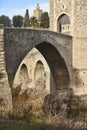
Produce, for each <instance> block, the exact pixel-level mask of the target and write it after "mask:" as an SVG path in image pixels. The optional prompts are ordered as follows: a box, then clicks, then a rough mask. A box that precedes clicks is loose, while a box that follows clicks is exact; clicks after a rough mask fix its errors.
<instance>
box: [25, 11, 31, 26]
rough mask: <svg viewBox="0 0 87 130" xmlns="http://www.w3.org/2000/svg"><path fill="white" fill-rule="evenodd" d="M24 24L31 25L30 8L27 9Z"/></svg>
mask: <svg viewBox="0 0 87 130" xmlns="http://www.w3.org/2000/svg"><path fill="white" fill-rule="evenodd" d="M24 26H25V27H29V26H30V20H29V12H28V9H26V13H25V18H24Z"/></svg>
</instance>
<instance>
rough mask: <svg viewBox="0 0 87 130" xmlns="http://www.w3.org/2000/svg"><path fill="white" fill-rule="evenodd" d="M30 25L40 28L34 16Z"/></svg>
mask: <svg viewBox="0 0 87 130" xmlns="http://www.w3.org/2000/svg"><path fill="white" fill-rule="evenodd" d="M30 23H31V27H37V26H38V23H37V19H36V18H35V17H34V16H33V17H31V19H30Z"/></svg>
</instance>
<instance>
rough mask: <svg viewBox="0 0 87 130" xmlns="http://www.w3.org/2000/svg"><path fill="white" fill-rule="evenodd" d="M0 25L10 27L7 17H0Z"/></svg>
mask: <svg viewBox="0 0 87 130" xmlns="http://www.w3.org/2000/svg"><path fill="white" fill-rule="evenodd" d="M0 24H3V26H5V27H11V20H10V18H9V17H8V16H5V15H2V16H0Z"/></svg>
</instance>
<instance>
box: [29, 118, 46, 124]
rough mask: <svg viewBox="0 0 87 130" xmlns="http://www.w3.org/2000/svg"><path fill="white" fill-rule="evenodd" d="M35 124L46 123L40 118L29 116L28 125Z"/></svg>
mask: <svg viewBox="0 0 87 130" xmlns="http://www.w3.org/2000/svg"><path fill="white" fill-rule="evenodd" d="M36 123H46V121H45V119H44V118H42V117H37V116H31V119H30V124H36Z"/></svg>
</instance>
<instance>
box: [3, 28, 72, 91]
mask: <svg viewBox="0 0 87 130" xmlns="http://www.w3.org/2000/svg"><path fill="white" fill-rule="evenodd" d="M4 33H5V46H4V47H5V57H6V69H7V73H8V79H9V83H10V86H12V84H13V80H14V76H15V73H16V71H17V69H18V67H19V65H20V63H21V61H22V60H23V59H24V57H25V56H26V55H27V54H28V52H30V50H32V49H33V48H34V47H36V48H37V49H38V50H39V51H40V53H41V54H42V55H43V56H44V58H45V59H46V61H47V63H48V65H49V67H50V70H51V73H52V77H53V80H54V81H55V85H54V84H53V85H52V86H53V87H54V88H55V89H62V90H64V89H66V90H67V89H68V88H69V86H70V83H71V81H72V51H71V50H72V37H71V36H66V35H63V34H62V35H61V34H58V33H56V32H51V31H47V30H33V29H5V32H4ZM8 37H9V38H8ZM9 52H10V53H9ZM9 57H10V58H9ZM63 73H64V75H63ZM64 79H65V80H64ZM60 81H62V82H63V84H62V82H61V84H60V83H59V82H60ZM65 81H67V82H65ZM63 86H64V87H63ZM53 87H51V90H52V88H53Z"/></svg>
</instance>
